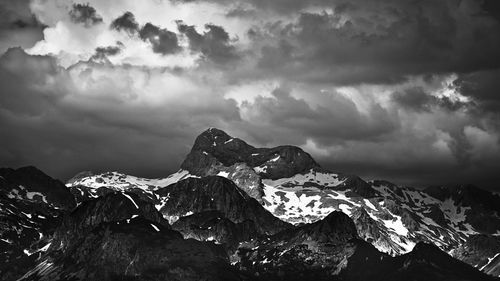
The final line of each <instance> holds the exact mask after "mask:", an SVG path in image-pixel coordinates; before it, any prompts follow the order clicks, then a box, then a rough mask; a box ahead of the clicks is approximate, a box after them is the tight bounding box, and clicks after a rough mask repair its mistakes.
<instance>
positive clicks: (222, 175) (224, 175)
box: [217, 171, 229, 178]
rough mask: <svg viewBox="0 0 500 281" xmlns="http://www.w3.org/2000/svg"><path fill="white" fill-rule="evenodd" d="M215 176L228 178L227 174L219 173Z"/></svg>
mask: <svg viewBox="0 0 500 281" xmlns="http://www.w3.org/2000/svg"><path fill="white" fill-rule="evenodd" d="M217 175H218V176H220V177H224V178H227V177H229V172H225V171H220V172H219V173H218V174H217Z"/></svg>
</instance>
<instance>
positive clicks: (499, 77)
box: [455, 68, 500, 112]
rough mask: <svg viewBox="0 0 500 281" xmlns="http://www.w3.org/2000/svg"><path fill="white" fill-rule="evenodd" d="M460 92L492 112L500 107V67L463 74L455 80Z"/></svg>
mask: <svg viewBox="0 0 500 281" xmlns="http://www.w3.org/2000/svg"><path fill="white" fill-rule="evenodd" d="M455 84H456V86H457V87H458V89H459V91H460V93H462V94H463V95H465V96H468V97H471V98H473V99H475V100H476V101H477V103H479V104H480V106H481V107H482V108H483V109H485V110H488V111H490V112H498V110H499V109H500V95H499V94H498V89H500V68H498V69H493V70H482V71H477V72H472V73H467V74H463V75H461V76H460V77H458V78H457V79H456V80H455Z"/></svg>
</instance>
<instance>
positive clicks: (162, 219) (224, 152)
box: [0, 128, 500, 281]
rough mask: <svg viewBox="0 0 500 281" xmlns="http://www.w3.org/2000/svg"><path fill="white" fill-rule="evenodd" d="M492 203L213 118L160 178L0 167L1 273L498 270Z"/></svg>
mask: <svg viewBox="0 0 500 281" xmlns="http://www.w3.org/2000/svg"><path fill="white" fill-rule="evenodd" d="M499 214H500V197H499V196H497V195H495V194H493V193H491V192H488V191H485V190H482V189H480V188H477V187H475V186H472V185H463V186H446V187H433V188H427V189H425V190H418V189H414V188H410V187H403V186H397V185H395V184H393V183H390V182H388V181H382V180H374V181H368V182H367V181H364V180H363V179H361V178H360V177H358V176H355V175H348V174H342V173H335V172H332V171H328V170H326V169H324V168H322V167H321V166H320V165H319V164H318V163H317V162H316V161H315V160H314V159H313V158H312V157H311V155H309V154H308V153H307V152H305V151H303V150H302V149H300V148H298V147H294V146H278V147H274V148H256V147H253V146H251V145H249V144H247V143H246V142H245V141H243V140H241V139H238V138H234V137H231V136H229V135H228V134H226V133H225V132H223V131H221V130H218V129H215V128H210V129H208V130H206V131H205V132H203V133H202V134H200V135H199V136H198V137H197V138H196V140H195V142H194V145H193V147H192V150H191V151H190V153H189V154H188V155H187V157H186V159H185V160H184V162H183V163H182V164H181V166H180V170H179V171H178V172H176V173H174V174H172V175H169V176H167V177H165V178H161V179H145V178H138V177H134V176H130V175H124V174H121V173H118V172H107V173H102V174H94V173H92V172H82V173H80V174H78V175H76V176H75V177H73V178H72V179H71V180H69V181H68V182H67V183H66V184H63V183H61V182H60V181H58V180H54V179H52V178H51V177H49V176H47V175H45V174H44V173H43V172H41V171H40V170H38V169H36V168H34V167H24V168H20V169H17V170H14V169H9V168H5V169H0V218H1V220H0V221H1V222H0V253H1V254H0V276H1V278H0V280H51V281H53V280H405V279H408V280H426V281H428V280H500V279H497V277H498V276H499V275H500V216H499Z"/></svg>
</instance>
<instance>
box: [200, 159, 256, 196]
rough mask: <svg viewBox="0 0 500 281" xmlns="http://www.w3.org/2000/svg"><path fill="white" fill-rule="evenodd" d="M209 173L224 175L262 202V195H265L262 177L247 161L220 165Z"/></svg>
mask: <svg viewBox="0 0 500 281" xmlns="http://www.w3.org/2000/svg"><path fill="white" fill-rule="evenodd" d="M209 174H215V175H223V176H224V177H225V178H228V179H230V180H232V181H233V182H234V183H235V184H236V185H237V186H238V187H239V188H241V189H242V190H243V191H245V193H246V194H248V195H250V197H253V198H255V199H256V200H257V201H259V202H262V196H263V195H264V191H263V185H262V179H261V177H260V176H259V175H258V174H257V173H256V172H255V171H254V169H252V168H251V167H249V166H248V165H247V164H246V163H236V164H234V165H231V166H229V167H224V166H219V167H217V169H216V170H215V171H213V172H210V173H209Z"/></svg>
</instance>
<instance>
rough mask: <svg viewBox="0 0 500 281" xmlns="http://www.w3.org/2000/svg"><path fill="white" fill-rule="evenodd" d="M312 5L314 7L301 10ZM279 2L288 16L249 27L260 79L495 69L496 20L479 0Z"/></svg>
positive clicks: (380, 77) (373, 77) (387, 78)
mask: <svg viewBox="0 0 500 281" xmlns="http://www.w3.org/2000/svg"><path fill="white" fill-rule="evenodd" d="M267 2H272V4H269V5H272V6H274V5H276V2H274V1H267ZM278 2H279V1H278ZM253 3H256V2H253ZM316 4H318V5H319V7H320V8H316V10H318V11H317V12H311V11H303V10H301V9H302V8H305V7H313V6H315V5H316ZM320 4H322V5H323V6H321V5H320ZM256 5H257V7H261V5H265V4H264V3H257V4H256ZM283 6H286V9H287V11H288V12H287V13H290V16H289V20H287V19H286V18H280V19H279V20H276V21H274V22H273V21H272V20H269V22H267V24H265V25H260V26H258V25H256V26H253V27H252V28H251V29H250V30H249V33H248V35H249V37H250V38H251V39H252V40H253V42H254V45H253V46H252V51H253V52H255V53H256V58H255V61H257V63H258V66H259V67H260V68H261V71H260V72H258V71H257V73H259V74H260V75H261V76H263V77H276V78H279V79H289V80H293V81H303V82H306V83H330V84H331V83H335V84H337V85H339V84H342V85H357V84H360V83H381V84H395V83H400V82H401V81H406V80H407V79H408V77H410V76H415V75H428V74H444V73H454V72H458V73H468V72H473V71H477V70H481V69H493V68H498V67H500V52H498V51H497V50H498V49H500V33H499V32H497V31H498V30H499V29H500V23H499V22H498V21H496V20H494V19H493V18H492V17H491V16H490V15H487V14H485V13H484V11H483V8H482V6H481V2H480V1H472V0H466V1H454V0H449V1H438V2H436V1H427V0H423V1H410V0H400V1H392V0H385V1H366V0H355V1H342V0H337V1H328V2H324V3H321V2H320V1H300V3H299V2H295V1H291V2H287V4H286V5H285V4H283ZM321 7H323V8H325V10H323V11H322V10H321V9H322V8H321ZM328 7H331V9H329V8H328ZM289 9H292V10H293V11H292V10H289ZM243 18H244V16H243Z"/></svg>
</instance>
